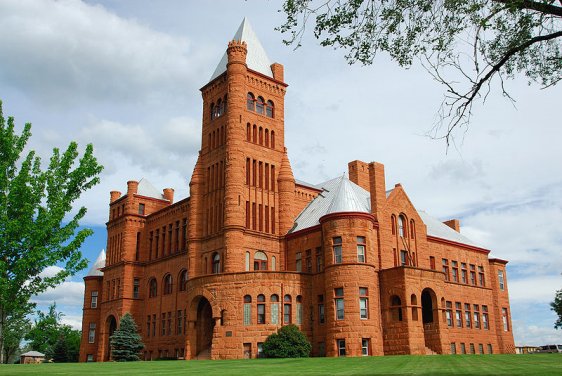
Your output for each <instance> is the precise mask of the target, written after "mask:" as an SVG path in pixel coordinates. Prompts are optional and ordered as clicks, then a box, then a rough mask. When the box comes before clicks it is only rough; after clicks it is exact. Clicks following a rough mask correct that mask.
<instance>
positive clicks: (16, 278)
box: [0, 102, 103, 356]
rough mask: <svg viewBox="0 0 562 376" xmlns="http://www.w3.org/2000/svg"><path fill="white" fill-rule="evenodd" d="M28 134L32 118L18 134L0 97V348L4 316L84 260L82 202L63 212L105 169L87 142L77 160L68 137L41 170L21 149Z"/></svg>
mask: <svg viewBox="0 0 562 376" xmlns="http://www.w3.org/2000/svg"><path fill="white" fill-rule="evenodd" d="M30 137H31V124H29V123H27V124H25V126H24V128H23V130H22V133H21V134H20V135H18V134H16V132H15V125H14V118H13V117H8V119H5V118H4V116H3V113H2V103H1V102H0V354H3V351H2V349H3V343H4V334H3V328H4V325H6V320H7V317H8V316H9V315H11V314H12V313H13V312H18V311H21V310H25V309H27V308H29V305H30V303H29V300H30V298H31V297H32V296H33V295H36V294H39V293H41V292H43V291H45V290H46V289H47V288H49V287H54V286H56V285H57V284H59V283H60V282H62V281H63V280H64V279H65V278H67V277H68V276H71V275H73V274H74V273H76V272H77V271H79V270H81V269H83V268H85V267H86V266H87V260H86V259H84V258H82V254H81V252H80V251H79V248H80V246H81V245H82V243H83V242H84V240H85V239H86V238H87V237H88V236H89V235H91V234H92V231H91V230H90V229H82V230H78V225H79V221H80V220H81V219H82V218H83V217H84V215H85V214H86V208H84V207H82V208H80V209H79V210H78V211H77V213H76V214H73V215H70V217H66V216H67V215H68V214H69V213H70V212H71V210H72V209H73V203H74V202H75V201H76V200H77V199H78V198H79V197H80V195H81V194H82V193H83V192H84V191H86V190H88V189H90V188H91V187H93V186H94V185H96V184H97V183H98V182H99V177H98V175H99V174H100V172H101V170H102V169H103V167H102V166H100V165H99V164H98V162H97V160H96V158H95V157H94V155H93V147H92V145H91V144H90V145H87V146H86V150H85V151H84V154H83V155H82V157H81V158H79V159H78V165H77V166H75V161H76V160H77V158H78V145H77V144H76V143H75V142H71V143H70V145H69V146H68V148H67V149H66V150H65V151H64V152H62V153H61V152H60V150H59V149H58V148H55V149H53V154H52V156H51V158H50V161H49V165H48V167H47V169H46V170H45V171H43V170H42V169H41V160H40V158H39V157H38V156H36V154H35V152H34V151H33V150H30V151H27V152H26V154H23V153H24V149H25V147H26V145H27V142H28V141H29V138H30ZM57 264H59V265H63V266H64V268H63V269H61V270H59V271H58V272H57V273H56V274H55V275H51V276H46V275H43V274H41V272H43V270H44V269H45V268H47V267H48V266H53V265H57ZM0 356H1V355H0Z"/></svg>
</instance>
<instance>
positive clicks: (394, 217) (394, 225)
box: [390, 214, 396, 235]
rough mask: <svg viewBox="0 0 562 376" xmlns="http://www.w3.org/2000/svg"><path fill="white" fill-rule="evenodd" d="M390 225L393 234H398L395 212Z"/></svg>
mask: <svg viewBox="0 0 562 376" xmlns="http://www.w3.org/2000/svg"><path fill="white" fill-rule="evenodd" d="M390 226H391V227H392V235H396V216H395V215H394V214H393V215H392V216H391V217H390Z"/></svg>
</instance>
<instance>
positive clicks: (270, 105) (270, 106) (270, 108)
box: [265, 101, 274, 118]
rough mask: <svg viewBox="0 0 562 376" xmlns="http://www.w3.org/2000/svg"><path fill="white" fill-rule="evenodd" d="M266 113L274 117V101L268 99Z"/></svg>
mask: <svg viewBox="0 0 562 376" xmlns="http://www.w3.org/2000/svg"><path fill="white" fill-rule="evenodd" d="M265 115H266V116H267V117H270V118H272V117H273V115H274V113H273V102H272V101H267V106H266V107H265Z"/></svg>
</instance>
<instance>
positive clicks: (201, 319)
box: [196, 297, 215, 355]
mask: <svg viewBox="0 0 562 376" xmlns="http://www.w3.org/2000/svg"><path fill="white" fill-rule="evenodd" d="M196 327H197V340H196V344H197V345H196V346H197V347H196V348H197V355H199V354H200V353H201V352H208V353H209V355H210V352H211V344H212V343H213V329H214V327H215V320H213V309H212V308H211V304H210V303H209V301H208V300H207V299H206V298H204V297H201V298H200V300H199V303H198V305H197V324H196Z"/></svg>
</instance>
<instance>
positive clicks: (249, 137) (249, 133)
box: [246, 123, 252, 141]
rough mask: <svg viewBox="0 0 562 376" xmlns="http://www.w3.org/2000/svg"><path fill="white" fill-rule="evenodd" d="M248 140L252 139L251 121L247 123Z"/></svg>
mask: <svg viewBox="0 0 562 376" xmlns="http://www.w3.org/2000/svg"><path fill="white" fill-rule="evenodd" d="M246 141H252V127H251V126H250V123H248V124H246Z"/></svg>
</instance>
